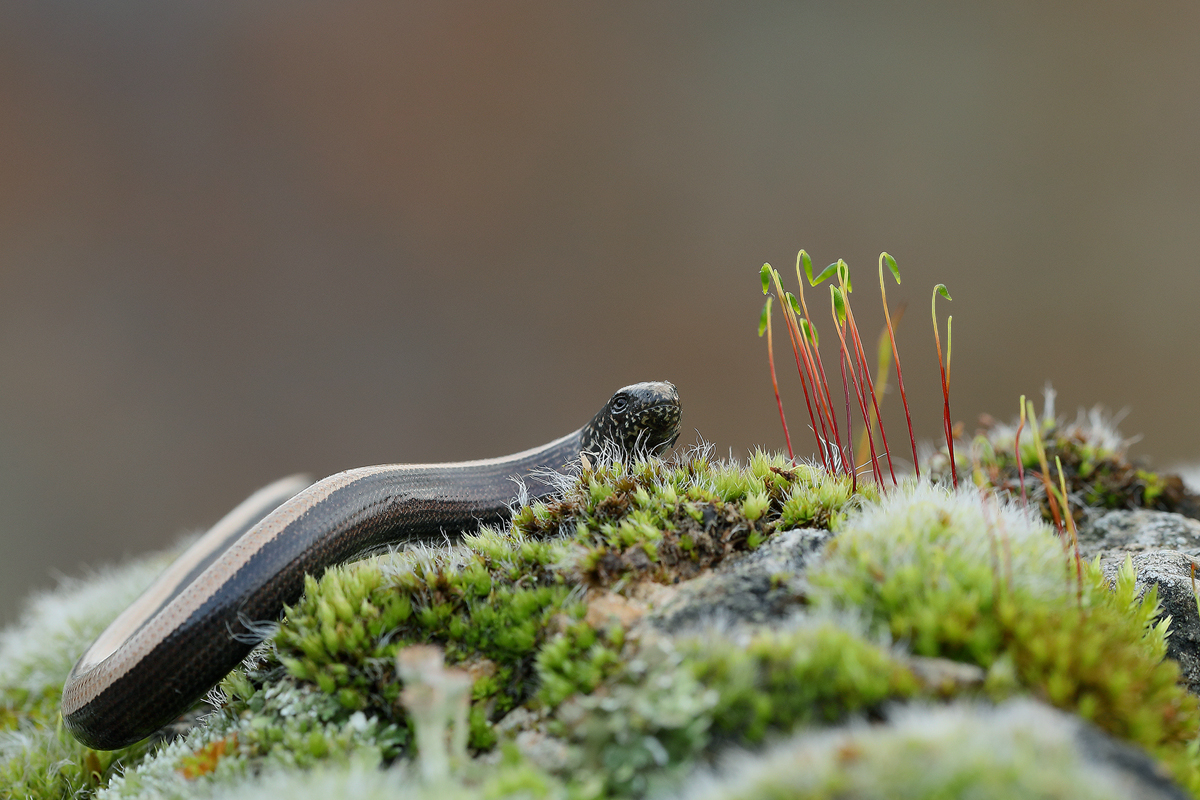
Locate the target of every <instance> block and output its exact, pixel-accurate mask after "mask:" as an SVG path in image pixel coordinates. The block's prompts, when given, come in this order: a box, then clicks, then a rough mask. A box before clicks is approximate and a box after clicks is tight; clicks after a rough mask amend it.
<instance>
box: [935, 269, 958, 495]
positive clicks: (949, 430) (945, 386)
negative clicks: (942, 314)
mask: <svg viewBox="0 0 1200 800" xmlns="http://www.w3.org/2000/svg"><path fill="white" fill-rule="evenodd" d="M939 293H940V294H941V295H942V297H945V298H946V299H947V300H952V299H953V298H951V297H950V292H948V291H947V290H946V285H945V284H944V283H939V284H938V285H937V286H935V287H933V301H932V306H933V341H934V344H936V345H937V354H938V369H939V370H940V371H941V373H942V400H943V402H944V405H943V411H942V427H943V428H945V431H946V450H947V451H948V452H949V454H950V475H951V477H952V478H953V479H954V488H955V489H957V488H958V466H957V465H956V464H955V463H954V428H953V426H952V425H951V423H950V346H951V334H950V323H951V322H953V320H954V317H950V318H948V319H947V320H946V360H945V361H944V362H943V361H942V337H941V335H940V334H939V333H938V322H937V296H938V294H939Z"/></svg>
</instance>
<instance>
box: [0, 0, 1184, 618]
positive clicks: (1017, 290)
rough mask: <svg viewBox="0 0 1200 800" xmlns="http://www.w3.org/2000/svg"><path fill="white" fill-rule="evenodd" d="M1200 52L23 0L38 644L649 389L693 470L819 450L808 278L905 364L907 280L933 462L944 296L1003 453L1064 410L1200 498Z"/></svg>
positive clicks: (506, 9) (647, 19) (8, 363)
mask: <svg viewBox="0 0 1200 800" xmlns="http://www.w3.org/2000/svg"><path fill="white" fill-rule="evenodd" d="M1197 31H1200V5H1197V4H1195V3H1191V2H1174V3H1172V2H1163V3H1156V4H1153V5H1152V6H1142V5H1138V4H1117V3H1105V2H1100V3H1095V4H1092V5H1090V6H1088V8H1087V10H1086V11H1084V10H1083V7H1082V6H1080V5H1079V4H1072V3H1061V4H1045V3H1038V2H1010V3H991V4H973V5H972V6H971V7H965V6H963V5H962V4H957V3H949V2H946V3H936V2H925V3H922V2H915V3H906V4H892V3H869V2H867V3H857V2H846V3H837V4H833V3H761V4H752V3H739V4H727V3H715V2H695V0H693V1H692V2H678V3H670V2H638V3H633V2H628V3H593V4H575V3H542V2H509V3H492V2H468V3H463V2H438V3H426V2H408V3H400V2H394V0H386V1H384V0H380V1H379V2H369V1H368V2H343V3H333V2H289V3H283V2H231V1H230V0H204V1H203V2H199V1H196V2H188V1H187V0H176V2H172V3H168V4H162V3H151V2H127V1H125V0H112V2H105V3H80V2H75V1H74V0H72V1H71V2H66V1H65V0H36V2H34V1H33V0H18V1H17V2H10V3H5V4H3V5H2V6H0V622H3V621H9V620H11V619H13V618H14V617H15V615H16V613H17V611H18V609H19V605H20V599H21V598H22V597H23V596H24V595H26V594H27V593H28V592H29V591H30V590H31V589H34V588H41V587H48V586H52V585H53V583H54V580H55V576H56V575H61V574H66V575H78V574H83V573H85V572H86V570H87V569H88V568H89V565H91V566H95V565H100V564H103V563H108V562H112V561H116V560H119V559H121V558H123V557H127V556H129V555H132V554H136V553H139V552H144V551H147V550H152V549H157V548H161V547H163V546H164V545H166V544H168V543H170V542H172V541H174V540H176V539H177V537H178V536H179V535H180V534H181V533H182V532H184V531H187V530H194V529H197V528H200V527H203V526H206V525H208V524H211V523H212V522H214V521H215V520H216V519H218V518H219V517H220V516H221V515H222V514H223V513H224V512H225V511H226V510H228V509H229V508H231V507H232V506H233V505H234V504H236V503H237V502H239V501H240V500H241V499H242V498H243V497H245V496H246V495H247V494H249V493H250V492H251V491H252V490H254V489H255V488H257V487H258V486H260V485H262V484H264V483H267V482H268V481H270V480H272V479H274V478H276V477H278V476H281V475H284V474H288V473H291V472H297V471H308V472H311V473H312V474H314V475H317V476H320V475H325V474H329V473H332V472H335V471H338V470H341V469H345V468H349V467H355V466H361V465H365V464H372V463H381V462H394V461H436V460H455V459H462V458H474V457H486V456H493V455H501V454H505V453H509V452H512V451H515V450H519V449H524V448H526V447H530V446H533V445H538V444H541V443H543V442H545V441H548V440H550V439H552V438H554V437H557V436H560V435H562V434H564V433H566V432H568V431H570V430H573V429H575V428H577V427H578V426H579V425H581V424H582V423H583V422H584V421H586V420H587V419H588V418H589V417H590V416H591V415H592V414H593V413H594V412H595V411H596V410H597V409H598V408H599V406H600V405H601V404H602V403H603V402H604V401H605V400H606V399H607V397H608V396H609V394H610V393H611V392H612V391H613V390H615V389H616V388H618V387H620V386H622V385H624V384H627V383H631V382H634V381H640V380H650V379H667V380H671V381H674V382H675V383H676V384H677V385H678V387H679V390H680V393H681V396H682V398H683V402H684V409H685V414H684V428H685V434H684V436H683V439H682V440H681V441H684V442H690V441H694V440H695V439H696V437H697V432H698V434H699V435H702V436H703V437H704V438H705V439H706V440H708V441H710V442H712V443H713V444H714V445H715V446H716V449H717V451H718V452H719V453H722V454H727V453H729V452H731V451H732V453H733V454H734V455H739V456H740V455H744V454H745V453H746V452H747V450H748V449H750V448H753V447H755V446H759V445H762V446H766V447H770V448H782V446H783V437H782V434H781V430H780V426H779V419H778V416H777V414H776V410H775V406H774V399H773V396H772V393H771V386H770V379H769V376H768V371H767V364H766V352H765V344H764V342H763V341H761V340H759V339H758V338H757V337H756V335H755V334H756V327H757V323H758V314H759V311H760V309H761V306H762V301H763V298H762V295H761V293H760V289H759V283H758V268H759V266H760V265H761V264H762V263H763V262H764V261H770V262H771V263H773V264H774V265H775V266H776V267H778V268H780V269H781V270H782V271H783V273H784V275H785V277H786V276H789V275H791V274H792V269H793V265H794V260H795V256H796V250H797V249H798V248H801V247H804V248H806V249H807V250H808V252H810V253H811V254H812V255H813V258H814V261H815V262H816V264H817V266H818V267H822V266H824V265H825V264H827V263H829V262H831V261H833V260H835V259H837V258H838V257H842V258H845V259H846V260H847V261H848V262H849V263H850V265H851V269H852V274H853V275H854V277H855V284H856V289H857V291H856V292H855V294H854V301H855V304H856V314H857V317H858V319H859V323H860V327H861V329H862V331H863V334H864V337H865V338H868V339H870V340H872V341H873V340H874V338H875V336H876V335H877V334H878V332H879V330H880V325H881V324H882V313H881V311H880V303H879V299H878V295H877V294H876V293H875V285H876V280H877V279H876V259H877V257H878V255H879V252H880V251H881V250H887V251H889V252H890V253H892V254H893V255H895V257H896V258H897V260H898V261H899V264H900V268H901V270H902V275H903V280H904V282H903V284H902V285H900V286H895V285H892V286H891V287H890V289H889V295H888V297H889V300H891V302H892V303H893V305H898V304H900V303H908V313H907V315H906V316H905V317H904V319H903V322H902V323H901V324H900V328H899V330H898V341H899V350H900V353H901V356H902V358H903V362H904V364H905V378H906V384H907V388H908V392H909V400H910V404H911V406H912V408H913V414H914V423H915V425H916V427H917V433H918V435H919V436H920V437H921V438H924V439H926V440H934V439H936V437H938V436H939V435H940V430H941V428H940V425H941V405H940V403H941V400H940V386H939V384H938V378H937V360H936V355H935V351H934V345H933V337H932V330H931V327H932V325H931V321H930V317H929V312H928V308H929V305H928V303H929V298H930V292H931V289H932V287H933V285H934V284H936V283H945V284H946V285H947V286H948V287H949V290H950V292H951V294H952V295H953V297H954V300H953V302H952V303H946V302H944V301H943V302H940V303H939V314H940V315H941V316H942V318H943V324H944V318H945V315H947V314H953V315H954V356H953V375H952V386H951V402H952V409H953V413H954V418H955V419H956V420H962V421H964V422H965V423H966V426H967V431H968V433H970V432H971V431H972V430H973V429H974V428H975V426H976V424H977V419H978V416H979V414H980V413H982V412H990V413H992V414H994V415H996V416H997V417H1002V418H1008V417H1012V416H1015V414H1016V412H1017V398H1018V396H1019V395H1020V394H1022V393H1024V394H1027V395H1030V396H1031V398H1033V399H1035V400H1036V401H1037V402H1038V404H1039V407H1040V404H1041V398H1040V394H1041V390H1042V387H1043V386H1044V385H1045V383H1046V382H1047V381H1052V382H1053V384H1054V386H1055V388H1056V389H1057V390H1058V393H1059V394H1058V407H1059V410H1060V411H1065V412H1067V413H1069V414H1070V415H1072V416H1073V415H1074V411H1075V409H1076V408H1077V407H1078V406H1091V405H1093V404H1102V405H1104V406H1106V407H1108V408H1110V409H1112V410H1114V411H1116V410H1119V409H1122V408H1125V407H1127V408H1128V409H1129V410H1130V411H1129V414H1128V416H1127V417H1126V418H1125V420H1124V422H1123V423H1122V428H1123V430H1124V431H1125V432H1126V433H1127V434H1130V435H1133V434H1137V433H1141V434H1143V438H1142V439H1141V441H1140V442H1139V443H1138V444H1137V445H1135V446H1134V449H1133V452H1134V453H1135V454H1139V455H1143V456H1146V457H1149V458H1150V459H1151V460H1152V462H1153V463H1154V464H1155V465H1157V466H1160V467H1165V466H1171V465H1173V464H1178V463H1183V462H1187V461H1192V460H1195V459H1197V457H1200V422H1197V418H1196V413H1197V397H1198V395H1200V371H1198V369H1197V367H1198V359H1197V355H1196V354H1197V351H1198V345H1200V323H1198V321H1197V300H1198V298H1200V270H1197V266H1198V264H1197V261H1198V254H1200V191H1198V186H1200V42H1198V40H1197ZM788 284H789V285H788V288H790V289H793V290H794V289H795V285H794V277H789V278H788ZM825 291H826V290H824V289H822V290H821V291H820V292H819V293H818V294H816V295H815V297H817V298H818V300H819V301H821V302H818V303H817V306H819V307H820V308H822V309H824V303H827V302H828V301H827V294H825V293H824V292H825ZM821 314H822V316H818V320H822V319H828V316H827V313H826V312H825V311H822V312H821ZM818 325H820V323H818ZM824 331H825V334H826V336H827V337H828V338H826V339H823V343H824V348H823V349H824V350H825V352H826V353H827V358H830V357H832V353H833V352H834V351H833V350H832V349H831V346H832V341H833V339H834V337H833V332H832V328H831V327H830V326H829V324H828V323H826V324H825V326H824ZM776 334H777V352H776V358H777V363H778V366H779V370H780V375H781V384H782V386H781V388H782V390H783V393H784V396H785V401H786V402H787V403H788V409H789V412H790V415H791V416H790V421H791V424H792V430H793V438H794V440H795V441H796V444H797V448H798V450H800V451H801V452H803V453H806V454H811V453H812V452H813V443H812V437H811V434H809V433H808V432H807V431H806V430H805V423H804V418H805V417H806V416H807V415H806V414H805V412H804V410H803V409H804V405H803V400H802V397H801V395H800V393H799V385H798V382H797V381H796V379H795V374H794V370H792V371H789V370H788V369H787V365H788V361H787V359H790V357H791V356H790V353H788V352H787V351H786V348H785V347H784V345H783V342H784V341H785V337H784V335H783V329H782V327H779V326H778V320H777V326H776ZM893 385H894V381H893ZM898 415H899V416H898ZM884 416H885V420H886V421H888V422H889V423H890V424H889V430H890V431H891V432H892V437H893V440H894V442H895V441H899V442H901V443H902V444H903V447H902V448H900V450H901V451H903V450H905V449H906V448H907V444H906V443H904V437H903V430H904V426H903V417H902V412H901V409H900V406H899V403H898V397H897V396H896V395H895V394H893V395H891V396H890V397H889V399H888V402H887V405H886V406H885V411H884ZM894 442H893V443H894Z"/></svg>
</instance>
